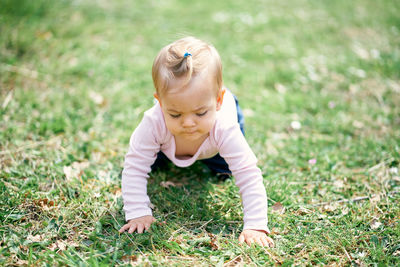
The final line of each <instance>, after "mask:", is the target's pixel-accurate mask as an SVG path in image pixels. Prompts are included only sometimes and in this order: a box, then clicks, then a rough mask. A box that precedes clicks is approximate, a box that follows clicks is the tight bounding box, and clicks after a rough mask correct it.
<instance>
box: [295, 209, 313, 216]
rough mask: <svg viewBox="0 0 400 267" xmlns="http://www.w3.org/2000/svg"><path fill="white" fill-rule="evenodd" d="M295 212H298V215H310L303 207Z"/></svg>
mask: <svg viewBox="0 0 400 267" xmlns="http://www.w3.org/2000/svg"><path fill="white" fill-rule="evenodd" d="M297 212H298V213H299V214H300V215H306V214H310V213H312V211H311V210H309V209H306V208H304V207H300V208H299V209H298V210H297Z"/></svg>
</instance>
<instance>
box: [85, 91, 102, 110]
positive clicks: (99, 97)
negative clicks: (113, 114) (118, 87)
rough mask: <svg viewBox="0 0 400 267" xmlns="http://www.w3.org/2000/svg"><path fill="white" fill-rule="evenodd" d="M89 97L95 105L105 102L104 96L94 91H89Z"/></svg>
mask: <svg viewBox="0 0 400 267" xmlns="http://www.w3.org/2000/svg"><path fill="white" fill-rule="evenodd" d="M89 97H90V99H92V101H93V102H94V103H95V104H96V105H99V106H103V105H105V104H106V101H105V99H104V97H103V96H102V95H101V94H99V93H97V92H95V91H90V92H89Z"/></svg>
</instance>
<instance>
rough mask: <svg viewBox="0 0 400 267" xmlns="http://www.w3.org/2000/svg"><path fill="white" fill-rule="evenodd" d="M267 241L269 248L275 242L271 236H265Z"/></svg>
mask: <svg viewBox="0 0 400 267" xmlns="http://www.w3.org/2000/svg"><path fill="white" fill-rule="evenodd" d="M267 241H268V244H269V247H270V248H273V247H275V242H274V240H273V239H272V238H271V237H269V236H267Z"/></svg>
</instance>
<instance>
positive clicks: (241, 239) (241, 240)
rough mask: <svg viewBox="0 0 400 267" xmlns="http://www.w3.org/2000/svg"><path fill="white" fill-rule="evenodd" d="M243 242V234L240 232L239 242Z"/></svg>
mask: <svg viewBox="0 0 400 267" xmlns="http://www.w3.org/2000/svg"><path fill="white" fill-rule="evenodd" d="M243 242H244V235H243V234H240V236H239V243H240V244H242V243H243Z"/></svg>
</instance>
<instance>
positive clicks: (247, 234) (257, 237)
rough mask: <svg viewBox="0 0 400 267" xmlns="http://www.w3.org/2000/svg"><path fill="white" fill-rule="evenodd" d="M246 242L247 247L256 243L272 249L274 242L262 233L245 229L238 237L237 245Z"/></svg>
mask: <svg viewBox="0 0 400 267" xmlns="http://www.w3.org/2000/svg"><path fill="white" fill-rule="evenodd" d="M243 242H246V243H247V244H248V245H251V244H252V243H256V244H258V245H260V246H262V247H273V246H274V241H273V240H272V238H271V237H269V236H267V234H266V233H265V232H264V231H259V230H251V229H246V230H243V232H242V233H241V234H240V236H239V243H243Z"/></svg>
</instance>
